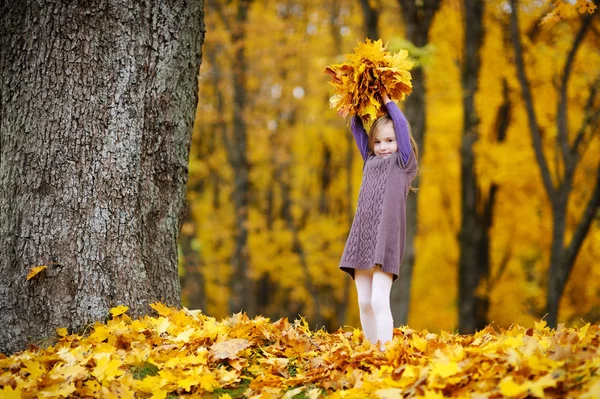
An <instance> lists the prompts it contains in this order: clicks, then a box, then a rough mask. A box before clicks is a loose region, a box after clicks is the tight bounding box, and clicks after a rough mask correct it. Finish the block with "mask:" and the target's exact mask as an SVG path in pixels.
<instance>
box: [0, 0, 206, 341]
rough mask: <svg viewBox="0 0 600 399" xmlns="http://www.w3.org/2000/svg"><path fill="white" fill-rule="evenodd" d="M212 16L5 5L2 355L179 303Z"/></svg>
mask: <svg viewBox="0 0 600 399" xmlns="http://www.w3.org/2000/svg"><path fill="white" fill-rule="evenodd" d="M202 7H203V2H202V1H199V2H168V3H160V4H157V5H154V6H153V7H147V6H146V5H144V4H142V3H130V2H122V1H116V0H115V1H107V2H103V3H102V4H100V5H96V6H94V5H89V4H88V3H84V2H70V3H64V2H60V1H44V2H41V3H40V2H33V1H20V2H2V5H1V8H0V15H1V17H0V18H1V22H0V54H1V57H0V71H1V76H2V77H1V86H0V93H1V105H0V121H1V122H0V123H1V125H0V131H1V135H0V151H1V158H0V253H2V256H1V257H0V273H2V276H3V277H2V279H1V281H0V322H1V323H2V325H3V326H4V328H2V331H1V332H0V351H2V352H12V351H15V350H18V349H21V348H23V346H24V345H25V343H26V342H27V341H28V340H30V339H38V338H41V337H45V336H48V335H53V334H54V330H55V328H57V327H68V328H69V329H70V330H77V329H81V328H83V327H84V326H85V325H87V324H88V323H92V322H93V321H95V320H102V319H104V318H105V317H107V315H108V310H109V309H110V308H111V307H112V306H114V305H117V304H124V305H127V306H129V307H130V308H131V309H132V310H131V314H133V315H138V314H140V313H143V312H145V311H146V310H147V309H148V307H147V305H148V304H149V303H152V302H155V301H162V302H164V303H166V304H168V305H172V306H177V305H179V304H180V285H179V280H178V273H177V246H176V243H177V237H178V231H179V224H180V222H181V220H182V213H183V210H184V206H183V205H184V203H183V201H184V195H185V184H186V181H187V173H188V151H189V143H190V133H191V124H192V120H193V115H194V112H193V111H194V108H195V106H196V104H197V96H198V92H197V75H198V68H199V65H200V60H201V46H202V42H203V38H204V34H203V8H202ZM39 265H47V266H48V268H47V269H45V270H44V271H43V272H41V273H40V274H38V275H37V276H35V277H33V278H32V279H31V280H27V278H26V276H27V274H28V271H29V270H30V269H31V268H32V267H34V266H39Z"/></svg>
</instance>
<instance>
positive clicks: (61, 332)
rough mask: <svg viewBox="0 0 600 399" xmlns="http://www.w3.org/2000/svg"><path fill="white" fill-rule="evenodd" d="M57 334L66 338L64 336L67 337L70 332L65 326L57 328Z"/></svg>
mask: <svg viewBox="0 0 600 399" xmlns="http://www.w3.org/2000/svg"><path fill="white" fill-rule="evenodd" d="M56 334H57V335H58V336H59V337H63V338H64V337H66V336H67V335H68V334H69V331H67V329H66V328H64V327H63V328H57V329H56Z"/></svg>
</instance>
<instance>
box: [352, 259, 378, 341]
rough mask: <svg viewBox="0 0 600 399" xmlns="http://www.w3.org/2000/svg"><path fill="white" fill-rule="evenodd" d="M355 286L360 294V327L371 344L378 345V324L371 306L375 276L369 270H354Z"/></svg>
mask: <svg viewBox="0 0 600 399" xmlns="http://www.w3.org/2000/svg"><path fill="white" fill-rule="evenodd" d="M354 284H355V285H356V293H357V294H358V295H357V296H358V309H359V311H360V325H361V326H362V329H363V332H364V334H365V338H366V339H368V340H369V341H370V342H371V343H373V344H375V343H377V323H376V320H375V313H374V312H373V307H372V306H371V297H372V290H371V288H372V285H373V275H372V274H371V271H369V270H354Z"/></svg>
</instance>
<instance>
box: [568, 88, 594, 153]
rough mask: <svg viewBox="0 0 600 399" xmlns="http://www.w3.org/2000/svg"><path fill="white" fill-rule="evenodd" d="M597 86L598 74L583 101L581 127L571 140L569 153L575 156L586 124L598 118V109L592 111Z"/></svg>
mask: <svg viewBox="0 0 600 399" xmlns="http://www.w3.org/2000/svg"><path fill="white" fill-rule="evenodd" d="M598 87H600V76H599V77H598V78H596V80H595V82H594V84H593V85H592V88H591V89H590V95H589V96H588V98H587V101H586V102H585V110H584V114H585V116H584V118H583V121H582V123H581V127H580V128H579V131H578V132H577V136H576V137H575V141H574V142H573V147H572V149H571V154H572V155H573V156H577V153H578V152H579V146H580V145H581V142H582V141H583V137H584V136H585V131H586V129H587V128H588V126H590V125H594V124H595V122H596V120H597V119H598V115H599V114H600V109H596V110H595V111H596V112H593V111H594V109H593V108H594V100H595V99H596V94H597V93H598Z"/></svg>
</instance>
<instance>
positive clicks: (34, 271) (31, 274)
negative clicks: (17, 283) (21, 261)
mask: <svg viewBox="0 0 600 399" xmlns="http://www.w3.org/2000/svg"><path fill="white" fill-rule="evenodd" d="M47 268H48V266H46V265H43V266H36V267H34V268H32V269H31V270H30V271H29V273H27V281H29V280H31V279H32V278H34V277H35V275H36V274H38V273H39V272H41V271H42V270H44V269H47Z"/></svg>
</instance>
